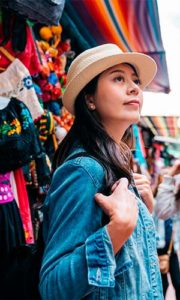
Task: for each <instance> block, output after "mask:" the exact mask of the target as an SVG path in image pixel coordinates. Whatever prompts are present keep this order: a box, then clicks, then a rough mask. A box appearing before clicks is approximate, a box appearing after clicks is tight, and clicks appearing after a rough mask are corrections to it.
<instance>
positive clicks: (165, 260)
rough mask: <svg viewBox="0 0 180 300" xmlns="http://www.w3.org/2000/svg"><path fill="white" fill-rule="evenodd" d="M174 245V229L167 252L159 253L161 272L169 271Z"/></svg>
mask: <svg viewBox="0 0 180 300" xmlns="http://www.w3.org/2000/svg"><path fill="white" fill-rule="evenodd" d="M172 247H173V231H172V235H171V240H170V243H169V248H168V251H167V254H163V255H158V259H159V268H160V272H161V273H162V274H167V273H168V272H169V267H170V256H171V252H172Z"/></svg>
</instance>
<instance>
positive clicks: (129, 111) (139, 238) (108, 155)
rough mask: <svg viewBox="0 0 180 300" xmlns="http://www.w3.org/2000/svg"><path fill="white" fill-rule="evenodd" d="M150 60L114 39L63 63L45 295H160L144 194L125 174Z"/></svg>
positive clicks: (134, 299)
mask: <svg viewBox="0 0 180 300" xmlns="http://www.w3.org/2000/svg"><path fill="white" fill-rule="evenodd" d="M156 68H157V67H156V63H155V62H154V60H153V59H152V58H150V57H149V56H147V55H144V54H140V53H135V52H132V53H124V52H123V51H122V50H121V49H120V48H119V47H118V46H117V45H115V44H104V45H101V46H98V47H94V48H92V49H89V50H86V51H85V52H83V53H81V54H80V55H79V56H77V57H76V59H75V60H74V61H73V63H72V64H71V66H70V69H69V71H68V75H67V87H66V90H65V93H64V95H63V104H64V106H65V107H66V108H67V109H68V110H69V112H70V113H72V114H74V115H75V122H74V124H73V126H72V128H71V130H70V131H69V133H68V134H67V136H66V137H65V138H64V139H63V141H62V142H61V144H60V145H59V148H58V150H57V152H56V155H55V160H54V170H55V172H54V175H53V179H52V183H51V187H50V190H49V192H48V196H47V198H46V200H45V206H44V241H45V251H44V256H43V261H42V267H41V272H40V285H39V288H40V293H41V297H42V299H44V300H48V299H49V300H50V299H53V300H55V299H57V300H59V299H61V300H62V299H66V300H67V299H71V300H76V299H89V300H92V299H113V300H116V299H118V300H121V299H123V300H124V299H128V300H143V299H144V300H145V299H146V300H153V299H156V300H162V299H163V293H162V284H161V276H160V271H159V264H158V258H157V251H156V239H155V228H154V222H153V219H152V215H151V212H152V192H151V190H150V187H149V183H148V181H147V180H146V179H144V177H143V178H142V177H140V175H139V174H138V175H134V177H133V173H132V154H131V149H130V143H129V134H130V129H131V125H132V124H133V123H136V122H138V121H139V118H140V113H141V108H142V104H143V89H144V88H145V86H147V85H148V84H149V83H150V82H151V81H152V79H153V77H154V76H155V73H156ZM135 184H137V187H136V186H135ZM138 190H139V192H138ZM140 193H141V194H142V196H143V195H144V196H143V198H142V199H141V198H140ZM148 208H149V209H150V212H149V210H148Z"/></svg>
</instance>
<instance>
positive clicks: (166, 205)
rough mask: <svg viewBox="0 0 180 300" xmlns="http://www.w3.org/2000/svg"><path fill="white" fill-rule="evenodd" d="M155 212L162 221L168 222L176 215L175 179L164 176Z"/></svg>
mask: <svg viewBox="0 0 180 300" xmlns="http://www.w3.org/2000/svg"><path fill="white" fill-rule="evenodd" d="M155 212H156V214H157V216H158V217H159V218H160V219H163V220H166V219H168V218H170V217H172V216H173V215H174V214H175V213H176V202H175V195H174V182H173V177H171V176H164V179H163V182H162V183H161V184H160V185H159V188H158V193H157V196H156V205H155Z"/></svg>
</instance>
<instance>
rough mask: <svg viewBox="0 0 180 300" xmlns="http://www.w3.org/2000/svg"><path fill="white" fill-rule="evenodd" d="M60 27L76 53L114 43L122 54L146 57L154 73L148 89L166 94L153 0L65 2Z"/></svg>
mask: <svg viewBox="0 0 180 300" xmlns="http://www.w3.org/2000/svg"><path fill="white" fill-rule="evenodd" d="M61 24H62V26H63V27H64V28H66V31H67V34H68V35H69V36H70V37H71V38H72V41H73V40H76V41H77V42H76V44H78V47H79V48H78V50H79V51H80V52H82V51H83V50H85V49H87V48H91V47H93V46H97V45H100V44H103V43H116V44H117V45H119V46H120V47H121V48H122V49H123V51H138V52H142V53H145V54H149V55H150V56H152V58H154V59H155V60H156V62H157V65H158V73H157V75H156V77H155V79H154V80H153V82H152V83H151V85H150V86H149V87H148V89H149V90H152V91H156V92H157V91H159V92H165V93H168V92H169V91H170V88H169V80H168V73H167V66H166V57H165V51H164V48H163V44H162V39H161V32H160V25H159V16H158V7H157V1H156V0H148V1H139V0H133V1H132V0H130V1H124V0H104V1H103V0H93V1H92V0H84V1H82V0H69V1H67V2H66V5H65V9H64V13H63V16H62V18H61ZM74 44H75V41H74Z"/></svg>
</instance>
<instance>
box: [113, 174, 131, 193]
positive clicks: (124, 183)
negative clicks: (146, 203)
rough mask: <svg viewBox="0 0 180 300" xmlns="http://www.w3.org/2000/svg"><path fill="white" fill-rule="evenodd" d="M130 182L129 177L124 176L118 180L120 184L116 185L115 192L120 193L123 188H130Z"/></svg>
mask: <svg viewBox="0 0 180 300" xmlns="http://www.w3.org/2000/svg"><path fill="white" fill-rule="evenodd" d="M128 184H129V181H128V180H127V178H125V177H123V178H121V179H120V180H118V184H117V185H116V188H115V189H114V191H113V194H119V192H120V191H121V190H124V191H126V190H128Z"/></svg>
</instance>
